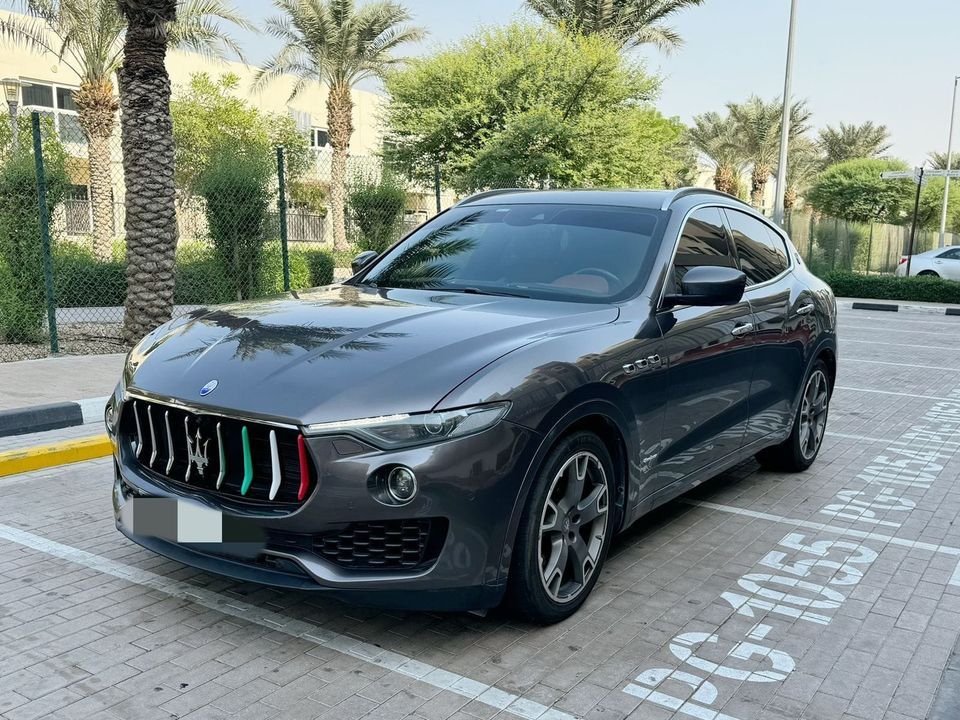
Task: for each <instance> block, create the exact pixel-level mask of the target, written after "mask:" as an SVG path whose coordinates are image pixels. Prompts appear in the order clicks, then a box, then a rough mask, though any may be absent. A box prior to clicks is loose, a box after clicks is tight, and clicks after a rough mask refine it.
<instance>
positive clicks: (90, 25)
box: [0, 0, 251, 260]
mask: <svg viewBox="0 0 960 720" xmlns="http://www.w3.org/2000/svg"><path fill="white" fill-rule="evenodd" d="M22 5H23V9H24V10H25V12H26V17H25V18H23V17H17V16H10V17H9V18H8V19H6V20H0V38H2V39H5V40H8V41H13V42H16V43H19V44H21V45H24V46H26V47H27V48H29V49H31V50H34V51H41V52H45V53H48V54H51V55H53V56H55V57H56V58H57V59H58V62H60V63H61V64H63V65H65V66H66V67H67V68H69V69H70V70H71V71H72V72H74V73H75V74H76V75H77V77H79V78H80V89H79V91H77V93H76V94H75V96H74V101H75V103H76V105H77V114H78V118H77V119H78V121H79V123H80V126H81V127H82V128H83V131H84V134H85V135H86V136H87V155H88V162H89V169H90V203H91V206H92V209H93V239H94V251H95V253H96V255H97V257H98V258H100V259H101V260H109V259H110V255H111V245H112V240H113V236H114V228H113V182H112V177H111V175H112V166H113V158H112V153H111V149H110V140H111V138H112V136H113V131H114V129H115V127H116V122H117V109H118V107H119V105H118V103H117V100H116V97H115V96H114V91H113V77H114V75H115V74H116V72H117V70H118V68H119V67H120V63H121V62H122V61H123V35H124V31H125V29H126V25H127V22H126V19H125V18H124V16H123V15H122V14H121V12H120V10H119V7H118V4H117V0H22ZM178 13H179V20H178V22H177V23H176V24H174V25H173V26H171V27H170V28H169V30H168V38H169V42H170V43H171V45H174V46H178V47H184V48H188V49H191V50H195V51H198V52H201V53H203V54H206V55H208V56H213V57H224V56H225V55H226V54H227V52H228V51H232V52H234V53H236V54H237V55H239V48H238V47H237V45H236V43H234V41H233V40H232V39H231V38H230V37H229V36H228V35H226V34H225V33H224V32H223V30H222V29H221V27H220V25H219V21H227V22H231V23H234V24H236V25H239V26H241V27H244V28H249V27H251V26H250V24H249V23H248V22H247V21H246V20H244V19H243V18H242V17H241V16H240V15H238V14H237V13H236V12H234V10H233V9H232V8H231V7H230V6H229V5H227V4H226V3H225V2H224V0H185V1H184V2H181V3H180V4H179V7H178Z"/></svg>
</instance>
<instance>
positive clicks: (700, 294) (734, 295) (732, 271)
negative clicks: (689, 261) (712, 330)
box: [663, 265, 747, 308]
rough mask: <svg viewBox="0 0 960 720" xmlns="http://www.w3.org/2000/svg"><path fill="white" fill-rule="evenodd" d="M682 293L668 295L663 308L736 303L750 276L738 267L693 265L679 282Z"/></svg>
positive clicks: (741, 295)
mask: <svg viewBox="0 0 960 720" xmlns="http://www.w3.org/2000/svg"><path fill="white" fill-rule="evenodd" d="M680 285H681V292H680V294H679V295H666V296H665V297H664V298H663V304H664V307H668V308H671V307H674V306H676V305H694V306H697V307H710V306H714V305H736V304H737V303H738V302H740V301H741V300H742V299H743V291H744V290H745V289H746V287H747V276H746V275H744V274H743V273H742V272H740V271H739V270H737V269H736V268H730V267H720V266H713V265H704V266H700V267H694V268H690V270H688V271H687V274H686V275H684V276H683V280H682V281H681V283H680Z"/></svg>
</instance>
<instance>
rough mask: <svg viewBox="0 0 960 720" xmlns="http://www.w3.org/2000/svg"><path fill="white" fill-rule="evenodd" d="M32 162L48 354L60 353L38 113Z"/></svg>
mask: <svg viewBox="0 0 960 720" xmlns="http://www.w3.org/2000/svg"><path fill="white" fill-rule="evenodd" d="M30 120H31V124H32V125H33V160H34V163H35V164H36V167H37V206H38V207H37V209H38V211H39V213H40V246H41V247H42V249H43V284H44V291H45V294H46V298H47V324H48V325H49V326H50V352H51V354H53V355H56V354H58V353H59V352H60V339H59V338H58V337H57V303H56V299H55V298H54V293H53V255H52V250H51V247H50V211H49V208H48V207H47V175H46V170H45V169H44V167H43V142H42V140H41V139H40V113H38V112H34V113H32V115H31V118H30Z"/></svg>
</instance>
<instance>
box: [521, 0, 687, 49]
mask: <svg viewBox="0 0 960 720" xmlns="http://www.w3.org/2000/svg"><path fill="white" fill-rule="evenodd" d="M703 2H704V0H527V5H528V6H529V7H530V9H531V10H533V11H534V12H535V13H537V14H538V15H540V16H541V17H542V18H543V19H544V20H546V21H547V22H548V23H550V24H551V25H556V26H558V27H562V28H565V29H567V30H570V31H572V32H575V33H581V34H584V35H593V34H599V33H604V34H606V35H609V36H610V37H611V39H613V40H614V41H615V42H617V43H618V44H619V45H620V46H621V47H624V48H635V47H638V46H639V45H648V44H649V45H656V46H657V47H658V48H660V49H661V50H671V49H673V48H675V47H678V46H680V45H682V44H683V41H682V40H681V39H680V36H679V35H678V34H677V32H676V30H674V29H673V28H671V27H669V26H667V25H664V24H663V22H662V21H663V20H665V19H666V18H668V17H669V16H670V15H673V14H675V13H677V12H679V11H680V10H683V9H685V8H688V7H691V6H694V5H701V4H703Z"/></svg>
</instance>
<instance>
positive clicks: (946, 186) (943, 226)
mask: <svg viewBox="0 0 960 720" xmlns="http://www.w3.org/2000/svg"><path fill="white" fill-rule="evenodd" d="M958 84H960V75H957V76H956V77H955V78H953V102H952V103H951V104H950V135H949V136H948V138H947V177H946V178H944V182H943V211H942V212H941V214H940V247H944V245H945V244H946V234H947V205H948V204H949V202H950V171H951V170H952V169H953V168H952V167H951V162H952V160H953V121H954V119H955V118H956V114H957V85H958Z"/></svg>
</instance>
